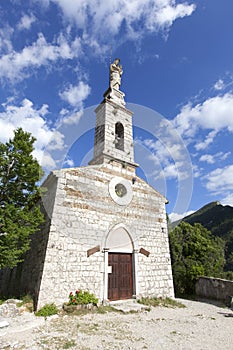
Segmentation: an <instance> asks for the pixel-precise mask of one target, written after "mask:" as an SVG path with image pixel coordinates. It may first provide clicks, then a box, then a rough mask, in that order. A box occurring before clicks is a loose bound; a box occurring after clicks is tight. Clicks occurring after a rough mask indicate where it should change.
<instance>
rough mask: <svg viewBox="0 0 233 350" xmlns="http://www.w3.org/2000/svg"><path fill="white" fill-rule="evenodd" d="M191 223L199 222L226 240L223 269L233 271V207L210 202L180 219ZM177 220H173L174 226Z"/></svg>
mask: <svg viewBox="0 0 233 350" xmlns="http://www.w3.org/2000/svg"><path fill="white" fill-rule="evenodd" d="M182 221H185V222H187V223H189V224H191V225H193V224H194V223H200V224H201V225H202V226H204V227H205V228H207V229H208V230H209V231H211V232H212V234H213V235H215V236H218V237H220V238H222V239H223V240H224V241H225V242H226V246H225V258H226V266H225V271H228V270H231V271H233V207H231V206H229V205H226V206H223V205H221V204H220V203H219V202H212V203H209V204H207V205H205V206H204V207H202V208H201V209H199V210H197V211H196V212H195V213H193V214H191V215H188V216H186V217H184V218H183V219H182ZM178 223H179V222H173V223H172V226H173V227H175V226H176V225H177V224H178Z"/></svg>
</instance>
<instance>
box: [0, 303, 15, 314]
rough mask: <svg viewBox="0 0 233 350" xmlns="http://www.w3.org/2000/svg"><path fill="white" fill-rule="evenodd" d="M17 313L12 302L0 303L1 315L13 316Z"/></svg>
mask: <svg viewBox="0 0 233 350" xmlns="http://www.w3.org/2000/svg"><path fill="white" fill-rule="evenodd" d="M18 314H19V310H18V308H17V307H16V305H15V304H14V303H7V302H6V303H4V304H2V305H0V316H1V317H14V316H17V315H18Z"/></svg>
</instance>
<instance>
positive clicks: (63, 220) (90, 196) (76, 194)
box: [38, 162, 174, 307]
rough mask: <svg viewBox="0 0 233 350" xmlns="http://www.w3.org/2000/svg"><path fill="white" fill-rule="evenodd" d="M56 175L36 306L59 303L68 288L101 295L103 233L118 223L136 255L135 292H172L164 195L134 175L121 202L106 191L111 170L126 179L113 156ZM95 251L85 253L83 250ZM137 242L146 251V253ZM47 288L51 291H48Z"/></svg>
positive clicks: (170, 294) (126, 171) (129, 174)
mask: <svg viewBox="0 0 233 350" xmlns="http://www.w3.org/2000/svg"><path fill="white" fill-rule="evenodd" d="M54 175H56V176H57V178H58V183H57V192H56V198H55V203H54V210H53V215H52V219H51V227H50V233H49V239H48V246H47V252H46V257H45V263H44V270H43V276H42V280H41V286H40V293H39V300H38V306H39V307H40V306H41V305H44V304H45V303H48V302H53V301H55V302H56V303H57V304H62V303H63V302H64V301H66V300H67V299H68V295H69V293H70V292H71V291H75V290H76V289H85V290H86V289H87V290H89V291H90V292H92V293H94V294H95V295H96V296H97V297H98V298H99V299H100V300H102V299H103V295H104V253H103V249H104V248H108V247H105V242H106V238H107V235H108V233H109V232H110V230H111V229H113V228H114V226H116V225H117V224H123V225H124V227H125V228H126V229H127V231H128V232H129V233H130V235H131V238H132V239H133V245H134V249H135V251H136V252H135V259H137V262H136V265H137V271H136V274H137V278H136V280H137V286H136V294H137V296H138V297H140V296H164V297H166V296H168V297H173V296H174V294H173V283H172V273H171V263H170V254H169V246H168V234H167V223H166V214H165V198H164V197H163V196H161V195H160V194H159V193H158V192H156V191H155V190H154V189H153V188H151V187H150V186H149V185H148V184H146V183H145V182H144V181H143V180H141V179H140V178H137V181H136V183H135V184H134V185H132V186H133V198H132V201H131V203H130V204H128V205H127V206H121V205H118V204H117V203H115V202H114V201H113V200H112V198H111V196H110V194H109V182H110V181H111V179H112V178H113V177H114V176H118V177H122V178H124V179H127V180H129V181H131V180H132V177H133V176H135V174H134V170H133V169H132V168H126V169H125V168H123V167H122V165H121V164H117V163H116V162H114V163H110V164H103V165H93V166H88V167H80V168H74V169H63V170H60V171H56V172H54ZM98 245H99V246H100V251H99V252H96V253H95V254H93V255H91V256H90V257H87V250H88V249H90V248H93V247H95V246H98ZM140 248H144V249H146V250H147V251H149V252H150V255H149V256H148V257H146V256H145V255H143V254H140V253H137V252H138V250H139V249H140ZM50 291H51V293H50Z"/></svg>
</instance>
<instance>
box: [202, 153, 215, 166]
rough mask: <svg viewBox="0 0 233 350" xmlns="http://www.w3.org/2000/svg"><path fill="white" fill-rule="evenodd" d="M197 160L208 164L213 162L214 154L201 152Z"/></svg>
mask: <svg viewBox="0 0 233 350" xmlns="http://www.w3.org/2000/svg"><path fill="white" fill-rule="evenodd" d="M199 160H200V162H206V163H208V164H214V163H215V160H214V156H213V155H212V154H203V155H202V156H201V157H200V159H199Z"/></svg>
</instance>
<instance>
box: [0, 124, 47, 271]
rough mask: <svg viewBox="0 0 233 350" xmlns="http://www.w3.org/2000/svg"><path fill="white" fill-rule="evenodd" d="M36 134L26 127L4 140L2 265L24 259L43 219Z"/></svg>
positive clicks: (0, 162)
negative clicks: (32, 133)
mask: <svg viewBox="0 0 233 350" xmlns="http://www.w3.org/2000/svg"><path fill="white" fill-rule="evenodd" d="M35 140H36V139H35V138H34V137H33V136H32V135H31V134H30V133H28V132H24V131H23V129H22V128H19V129H17V130H16V131H15V132H14V138H13V139H12V140H9V142H7V143H6V144H3V143H0V268H4V267H10V268H12V267H14V266H16V265H17V264H18V263H19V262H21V261H23V255H24V253H25V252H26V251H27V250H28V249H29V248H30V235H31V234H32V233H34V232H35V231H36V230H37V229H38V228H39V225H40V224H41V223H42V222H43V214H42V213H41V211H40V207H39V204H38V203H39V199H40V188H39V187H38V185H37V183H38V181H39V180H40V178H41V176H42V169H41V167H40V165H39V163H38V161H37V160H36V159H35V158H34V157H33V155H32V152H33V150H34V142H35Z"/></svg>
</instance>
